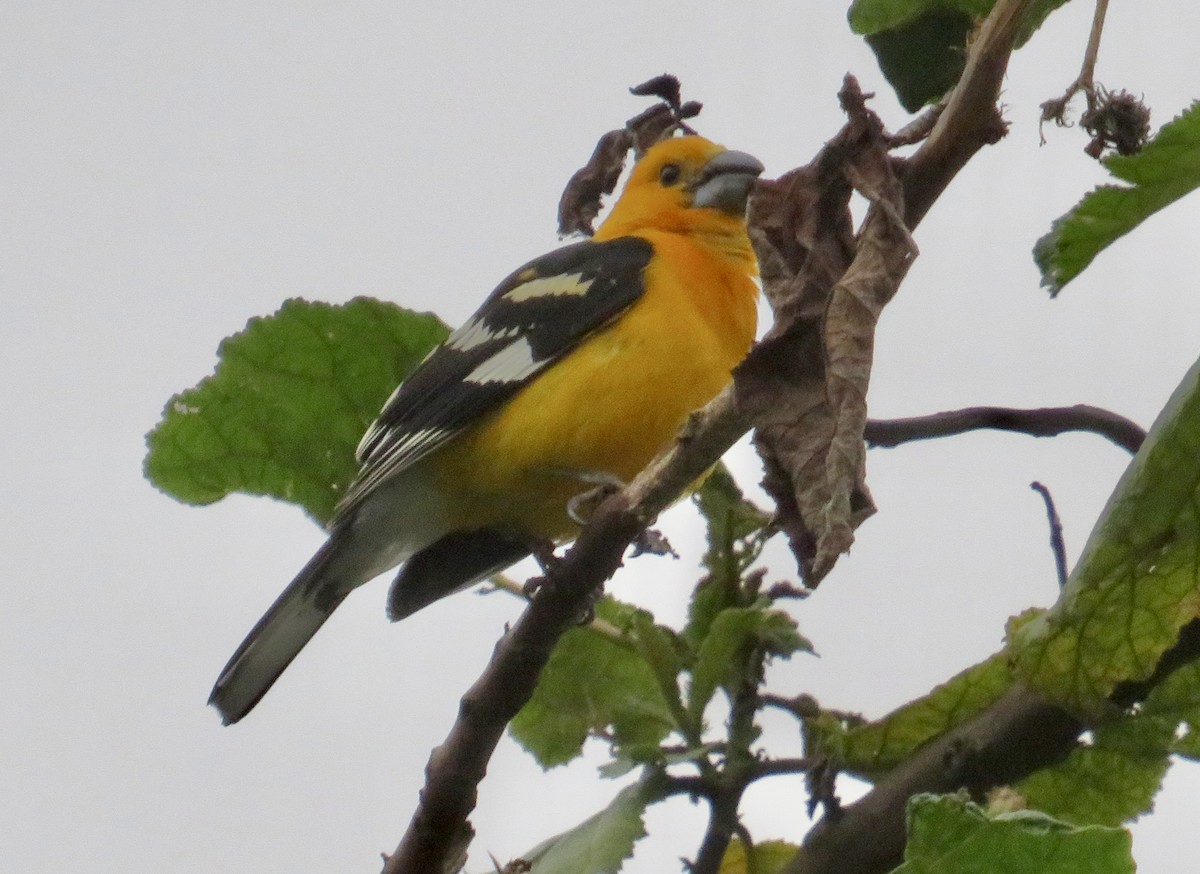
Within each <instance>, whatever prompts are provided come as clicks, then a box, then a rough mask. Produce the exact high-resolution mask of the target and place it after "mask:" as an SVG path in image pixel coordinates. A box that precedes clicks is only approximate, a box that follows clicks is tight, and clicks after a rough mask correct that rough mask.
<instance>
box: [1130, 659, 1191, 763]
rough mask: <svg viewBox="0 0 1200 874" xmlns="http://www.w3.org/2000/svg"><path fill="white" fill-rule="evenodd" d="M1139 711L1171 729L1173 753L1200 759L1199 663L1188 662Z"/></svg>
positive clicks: (1168, 678)
mask: <svg viewBox="0 0 1200 874" xmlns="http://www.w3.org/2000/svg"><path fill="white" fill-rule="evenodd" d="M1140 712H1141V714H1142V715H1143V716H1144V717H1149V718H1159V719H1164V720H1166V721H1168V723H1169V724H1170V725H1171V726H1172V730H1173V738H1172V741H1171V745H1170V752H1172V753H1177V754H1179V755H1181V756H1186V757H1188V758H1190V759H1197V758H1200V662H1197V661H1192V662H1188V663H1187V664H1185V665H1183V666H1182V667H1180V668H1178V669H1177V670H1175V671H1173V672H1172V673H1171V674H1169V675H1168V676H1167V677H1165V678H1164V679H1163V680H1162V681H1160V682H1159V683H1158V684H1157V685H1155V687H1154V688H1153V689H1152V690H1151V691H1150V694H1149V695H1148V696H1147V697H1146V700H1145V701H1143V702H1142V705H1141V708H1140Z"/></svg>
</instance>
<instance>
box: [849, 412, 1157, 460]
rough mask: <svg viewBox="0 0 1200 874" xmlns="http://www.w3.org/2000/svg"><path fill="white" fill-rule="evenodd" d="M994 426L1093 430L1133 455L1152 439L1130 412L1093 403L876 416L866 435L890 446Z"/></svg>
mask: <svg viewBox="0 0 1200 874" xmlns="http://www.w3.org/2000/svg"><path fill="white" fill-rule="evenodd" d="M985 428H990V429H994V430H997V431H1014V432H1016V433H1019V434H1028V435H1029V436H1031V437H1055V436H1057V435H1059V434H1065V433H1066V432H1068V431H1091V432H1092V433H1094V434H1099V435H1100V436H1101V437H1105V438H1107V439H1108V440H1111V441H1112V442H1113V443H1115V444H1117V445H1118V446H1120V447H1121V448H1122V449H1125V450H1127V451H1129V452H1130V453H1131V454H1132V453H1134V452H1137V451H1138V449H1139V448H1140V447H1141V445H1142V441H1144V440H1145V439H1146V432H1145V431H1144V430H1143V429H1142V428H1141V427H1140V426H1138V424H1137V423H1136V422H1133V421H1131V420H1130V419H1126V418H1125V417H1124V416H1121V415H1118V414H1117V413H1113V412H1110V411H1108V410H1102V409H1101V408H1099V407H1092V406H1088V405H1087V404H1076V405H1075V406H1073V407H1042V408H1040V409H1034V410H1019V409H1013V408H1011V407H967V408H965V409H962V410H948V411H946V412H943V413H932V414H930V415H928V416H914V417H912V418H907V419H872V420H870V421H869V422H867V429H866V433H865V437H866V440H867V444H868V445H869V446H872V447H883V448H890V447H893V446H899V445H900V444H901V443H908V442H910V441H913V440H930V439H932V438H934V437H951V436H953V435H955V434H965V433H966V432H968V431H978V430H981V429H985Z"/></svg>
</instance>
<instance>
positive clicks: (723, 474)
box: [683, 463, 773, 648]
mask: <svg viewBox="0 0 1200 874" xmlns="http://www.w3.org/2000/svg"><path fill="white" fill-rule="evenodd" d="M693 500H694V501H695V504H696V508H697V509H698V510H699V511H700V514H701V515H702V516H703V517H704V521H705V525H706V527H707V534H708V549H707V550H706V551H705V553H704V558H703V564H704V568H705V570H706V571H707V573H706V574H705V575H704V577H703V579H701V580H700V582H699V584H698V585H697V586H696V591H695V593H694V594H693V595H692V601H691V604H690V606H689V610H688V624H687V627H686V628H685V629H684V631H683V636H684V637H685V638H686V639H687V641H688V642H689V643H690V644H691V645H692V647H693V648H695V647H697V646H699V645H700V641H702V640H703V639H704V638H705V637H706V636H707V635H708V628H709V626H710V625H711V624H712V621H713V619H714V618H715V617H716V615H717V614H718V613H720V612H721V611H722V610H724V609H726V608H728V607H745V606H748V604H749V603H751V602H752V601H753V600H754V598H755V597H756V595H757V593H754V594H751V593H748V592H744V591H743V588H744V587H743V585H742V583H743V575H744V574H745V572H746V571H747V570H748V569H749V568H750V565H752V564H753V563H754V562H755V561H757V560H758V557H759V555H761V554H762V550H763V546H765V545H766V542H767V540H768V539H770V537H771V534H772V533H773V532H772V531H771V529H770V524H771V514H770V513H768V512H766V511H765V510H762V509H759V508H758V507H757V506H755V505H754V504H753V503H752V502H751V501H748V500H746V498H745V496H744V495H743V494H742V490H741V489H740V488H738V485H737V483H736V482H734V479H733V477H732V476H731V475H730V473H729V470H728V469H727V468H726V467H725V465H723V464H720V463H718V464H717V465H716V466H715V467H714V468H713V469H712V471H711V472H710V473H709V475H708V477H707V479H705V481H704V484H703V485H702V486H701V487H700V488H699V489H698V490H697V492H696V494H695V496H694V498H693Z"/></svg>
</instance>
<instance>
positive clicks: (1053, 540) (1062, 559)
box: [1029, 482, 1067, 589]
mask: <svg viewBox="0 0 1200 874" xmlns="http://www.w3.org/2000/svg"><path fill="white" fill-rule="evenodd" d="M1029 487H1030V488H1031V489H1033V490H1034V491H1035V492H1037V493H1038V494H1039V495H1041V496H1042V500H1043V501H1045V503H1046V518H1047V520H1048V521H1049V522H1050V551H1051V552H1052V553H1054V569H1055V570H1056V571H1057V572H1058V587H1059V588H1060V589H1061V588H1062V587H1063V586H1065V585H1066V584H1067V547H1066V544H1065V543H1063V527H1062V520H1061V519H1059V518H1058V510H1057V509H1056V508H1055V506H1054V498H1052V497H1050V490H1049V489H1048V488H1046V487H1045V486H1044V485H1042V484H1041V483H1039V482H1032V483H1030V484H1029Z"/></svg>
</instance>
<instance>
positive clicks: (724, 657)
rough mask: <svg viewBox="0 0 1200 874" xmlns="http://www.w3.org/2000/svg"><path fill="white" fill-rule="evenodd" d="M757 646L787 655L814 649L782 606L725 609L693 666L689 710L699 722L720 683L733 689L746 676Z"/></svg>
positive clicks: (715, 621) (696, 721)
mask: <svg viewBox="0 0 1200 874" xmlns="http://www.w3.org/2000/svg"><path fill="white" fill-rule="evenodd" d="M756 646H761V647H763V650H764V653H765V654H767V655H777V656H782V657H784V658H788V657H790V656H791V655H792V653H794V652H797V651H808V652H811V651H812V646H811V645H810V644H809V642H808V641H807V640H805V639H804V637H803V636H801V635H800V633H799V632H798V631H797V630H796V623H795V620H793V619H792V617H790V616H788V615H787V614H786V613H784V612H783V611H782V610H775V609H771V608H764V607H762V606H755V607H736V608H732V609H729V610H724V611H722V612H721V613H720V614H719V615H718V616H717V617H716V619H714V620H713V623H712V627H711V629H710V630H709V633H708V636H707V637H705V638H704V642H703V643H702V644H701V645H700V650H699V652H697V654H696V664H695V665H694V666H693V667H692V682H691V685H690V686H689V688H688V712H689V714H690V715H691V717H692V719H693V720H694V721H695V723H696V724H699V722H700V720H701V718H702V717H703V715H704V708H705V707H706V706H707V704H708V702H709V701H710V700H711V699H712V696H713V694H714V693H715V692H716V691H717V687H718V686H723V687H724V688H726V689H729V690H734V689H736V688H737V687H738V686H740V685H741V682H742V681H743V680H744V679H746V677H745V671H746V670H747V669H748V668H752V666H749V665H747V655H748V654H749V652H750V650H751V649H752V648H753V647H756ZM752 669H755V668H752Z"/></svg>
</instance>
